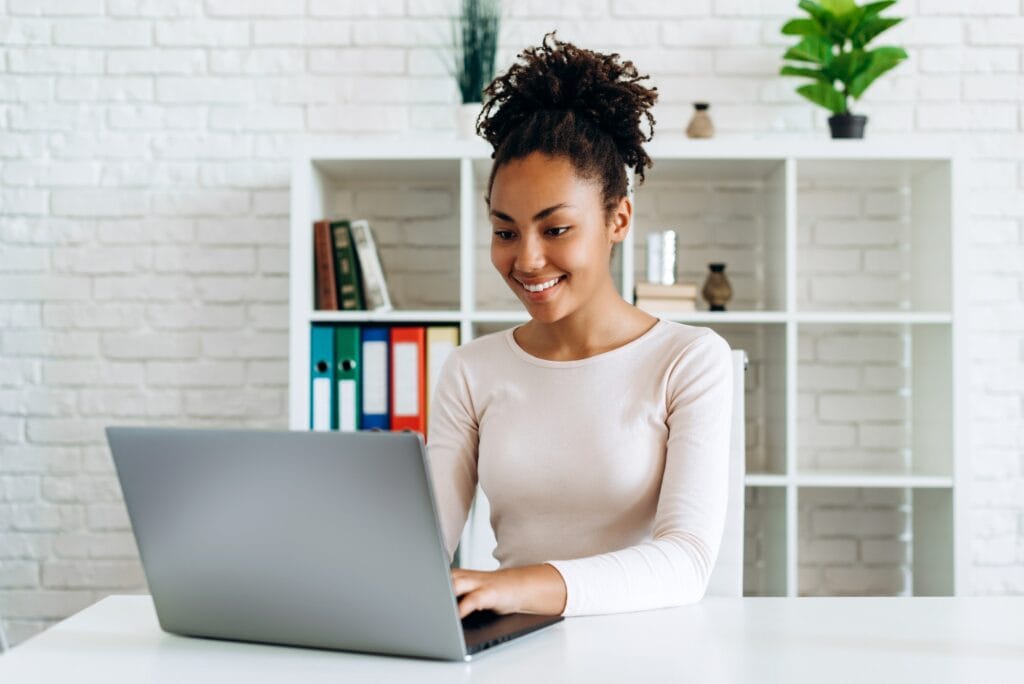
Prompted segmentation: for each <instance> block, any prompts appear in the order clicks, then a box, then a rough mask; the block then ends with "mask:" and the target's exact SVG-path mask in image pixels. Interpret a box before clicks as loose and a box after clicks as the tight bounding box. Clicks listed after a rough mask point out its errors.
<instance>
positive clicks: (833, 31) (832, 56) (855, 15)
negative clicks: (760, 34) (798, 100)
mask: <svg viewBox="0 0 1024 684" xmlns="http://www.w3.org/2000/svg"><path fill="white" fill-rule="evenodd" d="M894 4H896V0H882V1H881V2H869V3H867V4H866V5H857V4H856V3H855V2H854V0H820V1H819V2H814V1H813V0H800V3H799V7H800V9H802V10H804V11H806V12H807V14H809V15H810V18H807V19H792V20H790V21H787V22H786V23H785V25H783V27H782V33H783V34H785V35H791V36H801V38H800V42H799V43H797V44H796V45H794V46H793V47H791V48H789V49H788V50H786V54H785V55H783V59H787V60H791V61H793V62H797V63H799V66H797V65H788V64H787V65H786V66H783V67H782V69H781V71H780V72H779V73H780V74H782V75H783V76H803V77H806V78H810V79H811V83H808V84H806V85H802V86H800V87H799V88H797V89H796V92H798V93H800V94H801V95H803V96H804V97H806V98H807V99H808V100H810V101H811V102H813V103H814V104H817V105H821V106H822V107H824V108H826V109H828V110H829V111H831V112H832V113H833V114H850V99H851V98H852V99H854V100H857V99H859V98H860V96H861V95H863V94H864V91H865V90H867V87H868V86H869V85H871V84H872V83H873V82H874V81H875V79H876V78H878V77H879V76H881V75H882V74H884V73H885V72H887V71H889V70H890V69H892V68H893V67H895V66H896V65H897V64H899V63H900V62H901V61H903V60H904V59H906V58H907V53H906V52H905V51H904V50H903V48H899V47H893V46H886V47H878V48H875V49H873V50H868V49H867V44H868V43H869V42H871V41H872V40H874V39H875V38H876V37H877V36H878V35H879V34H880V33H882V32H883V31H887V30H888V29H890V28H892V27H893V26H895V25H896V24H898V23H900V22H901V21H903V18H902V17H900V18H891V17H882V16H879V15H880V14H881V12H882V11H883V10H885V9H886V8H888V7H891V6H892V5H894ZM808 64H811V65H813V66H806V65H808Z"/></svg>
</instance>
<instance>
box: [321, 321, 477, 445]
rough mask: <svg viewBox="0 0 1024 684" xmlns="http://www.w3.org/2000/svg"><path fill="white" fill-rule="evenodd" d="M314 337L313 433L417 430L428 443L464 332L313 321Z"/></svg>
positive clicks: (441, 327)
mask: <svg viewBox="0 0 1024 684" xmlns="http://www.w3.org/2000/svg"><path fill="white" fill-rule="evenodd" d="M310 333H311V334H310V356H309V359H310V370H309V393H310V395H309V398H310V401H309V428H310V429H311V430H323V431H327V430H342V431H350V432H354V431H357V430H412V431H415V432H419V433H420V434H421V435H423V437H424V439H426V436H427V423H428V422H429V419H430V401H431V398H432V397H433V395H434V390H435V388H436V386H437V380H438V377H440V373H441V368H442V366H444V362H445V360H446V359H447V358H448V355H449V354H451V352H452V350H454V349H455V348H456V347H457V346H459V328H458V326H453V325H398V324H396V325H351V324H333V323H314V324H313V327H312V330H311V331H310Z"/></svg>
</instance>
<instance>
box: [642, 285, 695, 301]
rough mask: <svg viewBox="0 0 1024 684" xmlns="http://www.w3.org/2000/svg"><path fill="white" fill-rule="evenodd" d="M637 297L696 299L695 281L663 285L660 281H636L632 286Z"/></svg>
mask: <svg viewBox="0 0 1024 684" xmlns="http://www.w3.org/2000/svg"><path fill="white" fill-rule="evenodd" d="M633 290H634V294H635V295H636V298H637V299H640V298H641V297H654V298H657V299H676V298H678V299H696V298H697V283H674V284H672V285H664V284H662V283H637V284H636V285H635V286H634V288H633Z"/></svg>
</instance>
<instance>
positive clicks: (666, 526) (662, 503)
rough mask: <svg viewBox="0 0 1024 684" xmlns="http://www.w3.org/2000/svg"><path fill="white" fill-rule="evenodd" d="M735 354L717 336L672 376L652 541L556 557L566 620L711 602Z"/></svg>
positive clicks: (689, 352)
mask: <svg viewBox="0 0 1024 684" xmlns="http://www.w3.org/2000/svg"><path fill="white" fill-rule="evenodd" d="M732 375H733V369H732V356H731V349H730V348H729V345H728V343H727V342H726V341H725V340H724V339H723V338H722V337H720V336H719V335H718V334H716V333H714V332H709V333H707V334H705V335H703V336H701V337H699V338H697V339H696V340H694V341H693V342H692V343H691V344H690V345H689V346H688V347H687V348H686V349H684V350H683V352H682V353H681V354H680V356H679V359H678V361H677V363H676V364H675V366H674V367H673V368H672V369H671V370H670V371H669V379H668V383H667V393H668V396H667V402H668V416H667V419H666V422H667V424H668V441H667V444H666V452H665V470H664V474H663V476H662V483H661V491H660V493H659V497H658V507H657V511H656V513H655V517H654V526H653V530H652V539H651V540H650V541H647V542H643V543H640V544H636V545H634V546H630V547H627V548H624V549H620V550H618V551H612V552H609V553H603V554H598V555H594V556H589V557H586V558H577V559H568V560H553V561H549V563H550V564H551V565H552V566H553V567H555V568H556V569H557V570H558V571H559V573H561V575H562V578H563V579H564V580H565V584H566V587H567V600H566V607H565V611H564V613H565V615H595V614H602V613H615V612H626V611H636V610H647V609H651V608H663V607H668V606H678V605H684V604H688V603H695V602H697V601H699V600H700V599H701V598H703V597H704V593H705V592H706V591H707V586H708V582H709V580H710V577H711V571H712V569H713V567H714V563H715V560H716V559H717V557H718V549H719V547H720V546H721V542H722V532H723V530H724V528H725V516H726V508H727V507H726V504H727V499H728V481H729V441H730V425H731V422H732V401H733V396H732V395H733V383H732Z"/></svg>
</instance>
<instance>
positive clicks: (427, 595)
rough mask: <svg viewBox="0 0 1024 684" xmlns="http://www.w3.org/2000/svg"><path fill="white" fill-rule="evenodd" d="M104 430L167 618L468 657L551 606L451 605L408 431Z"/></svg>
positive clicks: (266, 636) (363, 647)
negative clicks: (511, 610)
mask: <svg viewBox="0 0 1024 684" xmlns="http://www.w3.org/2000/svg"><path fill="white" fill-rule="evenodd" d="M106 432H107V440H108V441H109V443H110V449H111V452H112V454H113V456H114V464H115V466H116V468H117V476H118V478H119V480H120V482H121V489H122V491H123V493H124V500H125V503H126V504H127V507H128V515H129V518H130V519H131V525H132V530H133V531H134V533H135V540H136V542H137V543H138V547H139V554H140V557H141V560H142V565H143V568H144V570H145V573H146V580H147V582H148V583H149V590H150V593H151V594H152V596H153V603H154V605H155V607H156V613H157V617H158V619H159V621H160V627H161V628H162V629H164V630H165V631H167V632H172V633H175V634H181V635H187V636H196V637H210V638H217V639H232V640H239V641H254V642H263V643H273V644H286V645H293V646H307V647H314V648H327V649H339V650H346V651H361V652H367V653H384V654H392V655H402V656H415V657H424V658H438V659H446V660H470V659H471V656H472V655H473V654H476V653H479V652H481V651H484V650H485V649H488V648H491V647H493V646H496V645H498V644H501V643H505V642H507V641H509V640H510V639H514V638H516V637H519V636H523V635H525V634H529V633H532V632H535V631H536V630H538V629H541V628H543V627H546V626H549V625H552V624H554V623H556V622H558V621H560V620H562V619H563V618H562V617H561V616H541V615H529V614H513V615H498V614H496V613H493V612H490V611H480V612H476V613H472V614H470V615H469V616H468V617H467V618H466V619H465V620H460V619H459V616H458V607H457V603H456V597H455V595H454V592H453V590H452V585H451V576H450V572H449V564H448V557H447V552H446V551H445V549H444V544H443V542H442V538H441V533H440V531H439V526H438V522H437V513H436V509H435V506H434V497H433V492H432V491H431V486H430V478H429V477H428V473H427V465H426V461H425V449H424V443H423V439H422V438H421V437H420V435H419V434H418V433H412V432H298V431H274V430H227V429H190V428H155V427H152V428H149V427H108V428H107V429H106Z"/></svg>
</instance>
